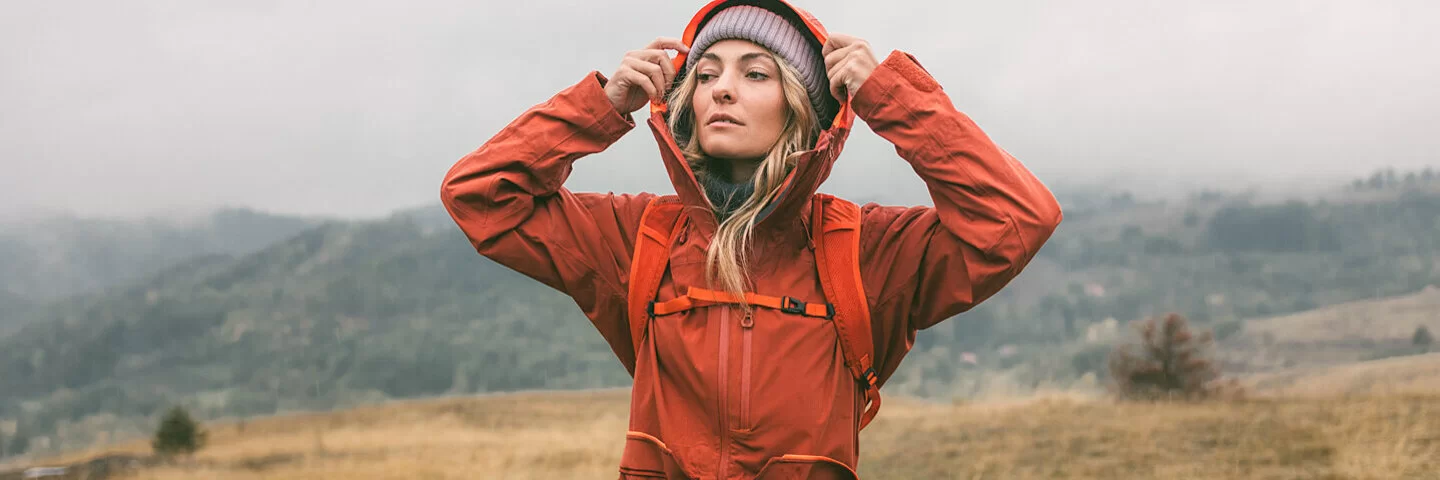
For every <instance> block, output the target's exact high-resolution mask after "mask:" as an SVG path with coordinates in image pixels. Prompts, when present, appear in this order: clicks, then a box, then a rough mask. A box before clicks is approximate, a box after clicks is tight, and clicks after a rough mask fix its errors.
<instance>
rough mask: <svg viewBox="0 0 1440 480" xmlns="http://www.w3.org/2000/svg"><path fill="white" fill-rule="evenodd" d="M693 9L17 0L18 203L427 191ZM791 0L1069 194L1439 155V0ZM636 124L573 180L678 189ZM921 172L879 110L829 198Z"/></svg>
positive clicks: (9, 17) (9, 113)
mask: <svg viewBox="0 0 1440 480" xmlns="http://www.w3.org/2000/svg"><path fill="white" fill-rule="evenodd" d="M701 3H702V2H673V1H654V2H634V1H625V2H618V1H606V2H593V1H592V2H581V1H550V0H534V1H529V2H523V3H521V2H473V1H467V2H461V1H429V2H404V3H397V2H374V1H333V0H324V1H313V2H280V1H257V2H239V3H237V2H199V1H195V2H160V1H150V0H142V1H129V2H74V1H57V2H7V3H6V4H5V6H4V7H3V9H0V171H3V173H0V192H3V201H0V212H5V213H7V214H14V213H16V212H22V213H23V212H35V211H45V212H53V211H63V212H71V213H75V214H80V215H92V216H117V215H118V216H129V215H142V214H154V213H166V212H171V213H173V212H186V211H192V212H193V211H201V210H206V209H210V208H214V207H218V206H226V205H230V206H246V207H253V208H257V209H262V210H267V211H273V212H277V213H294V214H318V215H335V216H346V217H354V216H375V215H383V214H385V213H387V212H389V211H392V210H394V209H398V208H406V207H414V206H423V205H429V204H433V203H435V202H436V201H437V199H438V190H439V183H440V180H441V178H442V176H443V175H444V173H445V170H446V169H448V167H449V166H450V165H451V164H453V163H454V162H455V161H456V160H457V159H459V158H460V157H461V156H462V155H464V154H465V153H467V152H469V151H471V150H473V149H475V148H476V147H478V146H480V145H481V144H482V143H484V141H485V140H486V139H487V138H489V137H490V136H491V135H493V134H494V133H495V132H496V131H498V130H499V129H500V128H501V127H503V126H504V125H505V124H506V123H508V122H509V121H510V120H512V119H513V118H515V116H517V115H518V114H520V113H521V112H522V111H524V110H525V108H527V107H529V106H531V105H534V104H537V103H540V102H543V101H544V100H545V99H546V98H548V97H549V96H550V95H552V94H554V93H555V92H557V91H559V90H560V89H563V88H565V87H566V86H569V85H571V84H574V83H575V82H577V81H579V80H580V79H582V78H583V77H584V75H586V74H587V72H589V71H591V70H597V71H600V72H601V73H604V74H607V75H608V74H610V73H612V72H613V71H614V70H615V68H616V66H617V65H618V63H619V60H620V58H621V56H622V55H623V54H624V52H625V51H626V50H630V49H634V48H638V47H640V46H643V45H644V44H645V43H647V42H648V41H649V40H651V39H653V38H654V37H656V36H673V37H679V36H680V34H681V33H682V30H683V28H684V25H685V23H686V22H687V21H688V20H689V17H690V15H691V14H692V13H693V12H694V10H696V9H698V8H699V6H700V5H701ZM795 3H796V4H797V5H799V6H801V7H802V8H806V9H808V10H810V11H811V12H812V13H814V14H815V15H816V16H817V17H819V18H820V20H821V21H822V22H824V23H825V25H826V27H827V28H828V29H829V30H830V31H832V32H844V33H848V34H852V35H856V36H859V37H862V38H865V39H867V40H868V41H870V43H871V45H872V46H873V49H874V51H875V53H876V55H877V56H878V57H879V58H881V59H883V58H884V57H885V56H886V55H887V54H888V53H889V52H890V51H891V50H894V49H900V50H904V51H906V52H909V53H911V54H913V55H915V56H916V57H917V59H918V60H919V61H920V62H921V63H922V64H923V65H924V66H925V67H926V68H927V69H928V70H929V71H930V72H931V73H932V74H934V75H935V76H936V77H937V79H938V80H939V82H940V83H941V85H942V86H943V87H944V88H945V91H946V92H947V93H949V95H950V96H951V98H952V100H954V102H955V104H956V105H957V106H958V107H959V108H960V109H961V110H962V111H964V112H966V113H968V114H969V115H971V116H972V117H973V118H975V119H976V121H977V122H978V123H979V124H980V125H981V126H982V127H983V128H984V129H985V130H986V132H988V133H989V134H990V135H991V136H992V137H993V138H995V139H996V141H998V142H999V143H1000V144H1001V145H1002V146H1003V147H1005V148H1006V149H1007V150H1009V151H1010V152H1011V153H1012V154H1014V155H1015V156H1016V157H1018V158H1020V159H1021V160H1022V161H1023V162H1024V163H1025V164H1026V165H1027V166H1029V167H1030V168H1031V169H1033V170H1034V171H1035V172H1036V173H1037V174H1038V175H1039V176H1040V177H1041V179H1042V180H1044V181H1045V182H1046V183H1047V184H1050V185H1052V186H1055V187H1057V188H1063V187H1065V186H1069V185H1084V184H1100V183H1107V182H1113V184H1114V185H1116V186H1117V188H1131V189H1137V190H1147V191H1152V192H1155V193H1157V194H1159V193H1164V192H1172V193H1173V192H1183V191H1186V190H1187V189H1193V188H1201V187H1204V186H1207V185H1218V186H1228V185H1241V184H1251V185H1259V186H1261V187H1262V188H1276V189H1282V188H1291V187H1295V186H1326V185H1332V184H1333V185H1339V184H1341V183H1344V182H1345V181H1346V180H1347V179H1349V178H1352V177H1355V176H1361V175H1365V174H1368V173H1369V172H1370V171H1372V170H1374V169H1376V168H1380V167H1385V166H1396V167H1399V168H1413V167H1416V166H1422V165H1426V164H1430V165H1440V158H1437V153H1436V152H1437V150H1440V148H1437V147H1440V135H1435V134H1434V133H1433V132H1431V130H1434V129H1435V127H1436V126H1440V113H1437V112H1440V94H1437V89H1436V88H1435V85H1440V55H1437V54H1436V52H1440V30H1436V29H1435V28H1433V27H1434V23H1435V19H1437V18H1440V4H1435V3H1433V2H1421V1H1409V2H1402V1H1389V2H1353V1H1352V2H1330V1H1301V0H1292V1H1268V2H1241V1H1220V2H1183V3H1182V2H1146V1H1139V0H1125V1H1112V2H1104V3H1103V4H1094V3H1076V2H974V1H964V2H953V1H945V2H941V1H908V2H907V1H894V2H886V3H885V5H886V6H885V7H877V5H879V4H878V3H877V2H862V1H859V0H844V1H825V2H820V1H797V2H795ZM643 114H644V110H642V111H641V112H638V113H637V120H641V121H642V122H641V123H642V125H640V126H638V127H637V128H636V130H634V131H632V132H631V134H630V135H628V136H626V138H625V139H623V140H622V141H621V142H620V143H619V144H617V145H615V146H614V147H612V148H611V149H610V150H607V151H606V152H603V153H601V154H598V155H596V156H594V157H593V158H586V159H583V160H582V161H580V162H579V163H578V164H577V167H576V170H575V172H574V174H573V176H572V177H571V180H570V181H569V183H568V184H567V186H569V187H570V188H572V189H574V190H590V191H594V190H598V191H617V192H622V191H631V192H633V191H641V190H648V191H669V190H670V187H669V185H668V183H667V182H666V180H665V177H664V174H663V171H662V167H661V165H660V162H659V161H658V156H657V155H656V147H655V144H654V140H653V138H652V137H651V136H650V135H649V132H648V131H647V130H648V129H647V128H646V127H645V126H643V116H642V115H643ZM857 125H863V122H857ZM1285 177H1290V178H1285ZM920 185H921V184H920V183H919V180H918V179H917V178H915V174H914V173H913V172H912V171H911V170H910V168H909V167H908V165H906V164H905V163H904V161H903V160H901V159H899V158H898V157H897V156H895V154H894V151H893V149H892V148H891V147H890V146H889V145H888V144H887V143H886V142H885V141H884V140H883V139H880V138H879V137H877V136H875V135H874V134H873V133H871V132H869V131H868V130H866V129H865V128H864V127H863V126H861V127H859V128H857V131H856V132H855V134H854V135H853V137H852V140H851V145H850V148H848V149H847V152H846V153H845V155H843V156H842V157H841V161H840V164H839V165H838V166H837V170H836V172H835V174H834V176H832V178H831V180H830V183H828V184H827V185H826V187H825V190H826V191H830V192H834V193H838V194H841V195H845V196H852V197H858V198H880V199H883V200H886V201H894V202H923V201H925V198H924V197H923V189H921V188H917V187H919V186H920ZM917 195H919V196H917Z"/></svg>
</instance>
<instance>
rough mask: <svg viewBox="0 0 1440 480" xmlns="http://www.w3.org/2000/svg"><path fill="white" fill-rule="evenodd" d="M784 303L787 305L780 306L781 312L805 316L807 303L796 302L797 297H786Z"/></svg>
mask: <svg viewBox="0 0 1440 480" xmlns="http://www.w3.org/2000/svg"><path fill="white" fill-rule="evenodd" d="M784 302H785V303H784V304H783V305H781V306H780V311H781V312H785V313H789V314H792V315H804V314H805V302H802V301H799V300H796V299H795V297H785V298H784Z"/></svg>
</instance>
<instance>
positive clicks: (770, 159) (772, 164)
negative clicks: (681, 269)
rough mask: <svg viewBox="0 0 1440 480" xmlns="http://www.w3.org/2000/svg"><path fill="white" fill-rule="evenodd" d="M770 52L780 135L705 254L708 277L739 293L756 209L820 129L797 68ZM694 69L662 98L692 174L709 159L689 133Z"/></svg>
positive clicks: (766, 202) (776, 188) (703, 170)
mask: <svg viewBox="0 0 1440 480" xmlns="http://www.w3.org/2000/svg"><path fill="white" fill-rule="evenodd" d="M692 54H694V53H692ZM773 56H774V58H775V62H776V63H778V64H779V65H780V84H781V86H782V90H783V91H784V96H785V103H786V105H787V106H788V107H789V108H788V109H787V115H786V119H785V125H784V127H782V128H781V131H780V137H779V139H778V140H777V141H776V142H775V145H773V146H771V147H770V152H769V153H768V154H766V155H765V159H764V160H762V161H761V162H760V165H759V167H757V168H756V169H755V174H754V175H753V176H752V177H751V178H750V181H751V182H752V183H753V184H754V186H755V193H754V194H752V195H751V196H750V198H748V199H746V200H745V202H744V203H742V204H741V205H740V207H739V208H738V209H736V210H735V212H734V213H732V214H731V215H730V216H729V217H728V218H726V219H725V221H723V222H721V223H720V226H719V228H718V229H716V231H715V238H714V239H712V240H711V242H710V248H709V250H708V251H707V252H706V256H705V271H706V273H707V277H708V278H707V279H708V280H710V281H715V280H718V281H719V284H720V287H721V288H723V289H724V290H725V291H727V292H730V293H732V294H735V295H737V296H738V295H743V293H744V291H745V284H746V283H747V280H748V275H747V274H746V271H745V265H746V262H747V261H748V259H749V256H750V255H749V253H750V252H749V246H750V241H751V238H752V236H753V234H754V230H755V223H756V221H757V220H758V219H759V217H760V212H761V211H762V210H764V209H765V207H766V206H768V205H769V204H770V202H773V201H775V200H776V197H778V196H779V194H780V186H781V184H782V183H783V182H784V181H785V177H786V176H787V175H789V174H790V171H791V170H793V169H794V168H795V160H794V158H793V157H794V155H795V154H797V153H800V152H803V151H805V150H808V149H810V148H811V147H812V146H813V144H814V142H815V138H816V136H817V134H818V133H819V125H818V123H819V120H818V119H817V118H816V114H815V110H814V107H812V106H811V104H810V96H809V93H808V92H807V91H806V89H805V84H804V83H802V82H801V80H800V72H799V71H798V70H796V69H795V67H794V66H792V65H790V64H789V63H786V62H785V61H784V60H783V59H781V58H780V56H779V55H773ZM696 70H698V69H696V68H691V69H690V71H689V72H687V73H686V74H685V78H684V79H682V80H681V81H680V82H679V85H678V86H677V87H676V88H675V89H674V90H672V91H671V92H670V95H669V98H667V100H666V103H667V104H669V106H670V118H669V119H668V120H667V123H668V124H669V126H670V131H671V132H673V133H674V134H675V138H676V140H677V141H678V142H681V145H680V151H681V152H682V153H684V155H685V160H686V162H688V163H689V164H690V168H691V170H692V171H694V172H696V175H706V174H708V173H706V172H707V171H708V170H707V169H706V166H707V164H708V163H709V162H710V158H709V157H707V156H706V155H705V152H704V151H702V150H701V148H700V136H699V135H693V133H694V123H695V122H694V120H695V119H694V116H695V110H694V106H693V98H692V97H693V96H694V94H695V90H696V84H697V81H696V78H695V77H696V74H695V72H696ZM737 180H738V179H737ZM701 188H704V187H703V186H702V187H701ZM707 198H708V196H707ZM710 207H711V210H712V211H714V210H715V206H714V205H711V206H710ZM744 308H745V309H746V310H747V311H748V310H749V308H750V306H749V305H744Z"/></svg>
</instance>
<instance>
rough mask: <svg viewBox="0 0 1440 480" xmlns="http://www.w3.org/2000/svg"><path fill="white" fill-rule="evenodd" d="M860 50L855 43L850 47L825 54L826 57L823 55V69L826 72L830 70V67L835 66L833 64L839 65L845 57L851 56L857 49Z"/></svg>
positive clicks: (859, 45)
mask: <svg viewBox="0 0 1440 480" xmlns="http://www.w3.org/2000/svg"><path fill="white" fill-rule="evenodd" d="M860 48H861V44H858V43H856V44H851V45H848V46H845V47H843V48H839V49H836V50H834V51H832V52H830V53H828V54H826V55H825V68H826V69H827V70H828V69H830V68H831V67H833V66H835V64H837V63H840V61H841V60H844V59H845V58H846V57H849V56H850V55H852V54H853V53H854V52H855V51H856V50H858V49H860Z"/></svg>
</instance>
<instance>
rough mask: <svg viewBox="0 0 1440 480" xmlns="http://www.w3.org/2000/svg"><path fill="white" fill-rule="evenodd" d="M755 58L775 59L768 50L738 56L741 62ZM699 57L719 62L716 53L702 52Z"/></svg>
mask: <svg viewBox="0 0 1440 480" xmlns="http://www.w3.org/2000/svg"><path fill="white" fill-rule="evenodd" d="M757 58H768V59H770V61H775V56H773V55H770V54H769V53H768V52H750V53H747V54H744V55H741V56H740V62H741V63H744V62H748V61H751V60H754V59H757ZM700 59H701V60H714V61H716V62H719V61H720V56H719V55H716V54H714V53H710V52H705V53H704V54H702V55H700ZM722 63H723V62H722Z"/></svg>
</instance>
